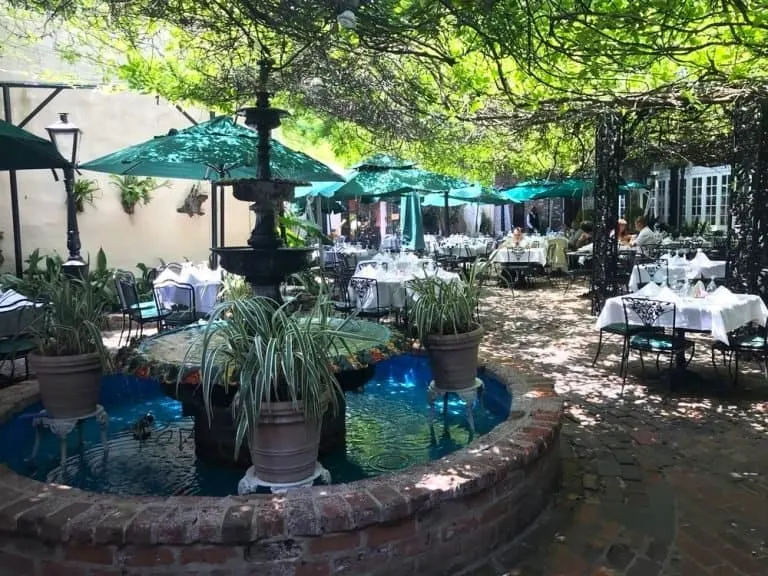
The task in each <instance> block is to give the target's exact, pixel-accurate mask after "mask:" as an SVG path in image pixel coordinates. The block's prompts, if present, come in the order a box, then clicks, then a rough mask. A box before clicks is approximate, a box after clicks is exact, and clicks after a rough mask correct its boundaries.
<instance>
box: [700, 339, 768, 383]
mask: <svg viewBox="0 0 768 576" xmlns="http://www.w3.org/2000/svg"><path fill="white" fill-rule="evenodd" d="M715 352H720V353H721V354H722V356H723V364H725V365H726V367H727V368H728V373H729V374H730V375H731V376H732V377H733V385H734V387H736V386H738V385H739V362H740V361H741V360H742V358H748V359H752V360H754V359H757V360H760V362H761V363H762V365H763V376H764V378H765V379H766V380H768V324H766V325H765V326H760V327H755V326H748V327H747V328H746V329H743V330H737V331H735V332H732V333H731V334H729V335H728V344H726V343H725V342H720V341H716V342H713V343H712V366H714V367H715V369H717V363H716V362H715ZM732 364H735V367H734V370H733V371H732V370H731V365H732Z"/></svg>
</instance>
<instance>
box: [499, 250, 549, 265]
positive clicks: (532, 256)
mask: <svg viewBox="0 0 768 576" xmlns="http://www.w3.org/2000/svg"><path fill="white" fill-rule="evenodd" d="M494 261H495V262H499V263H525V264H540V265H541V266H544V265H546V263H547V249H546V248H541V247H540V248H519V249H514V248H499V250H498V251H497V252H496V258H494Z"/></svg>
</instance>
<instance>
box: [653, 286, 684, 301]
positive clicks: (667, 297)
mask: <svg viewBox="0 0 768 576" xmlns="http://www.w3.org/2000/svg"><path fill="white" fill-rule="evenodd" d="M653 299H654V300H661V301H663V302H672V303H674V304H679V303H680V296H678V295H677V294H675V293H674V291H673V290H672V288H670V287H669V286H662V287H661V288H659V292H658V294H656V296H654V297H653Z"/></svg>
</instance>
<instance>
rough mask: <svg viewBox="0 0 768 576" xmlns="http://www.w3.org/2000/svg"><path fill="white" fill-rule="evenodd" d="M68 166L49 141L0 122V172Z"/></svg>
mask: <svg viewBox="0 0 768 576" xmlns="http://www.w3.org/2000/svg"><path fill="white" fill-rule="evenodd" d="M69 165H70V163H69V162H68V161H67V160H65V159H64V157H63V156H62V155H61V154H59V151H58V150H57V149H56V146H55V145H54V143H53V142H51V141H50V140H46V139H44V138H40V137H39V136H35V135H34V134H32V133H31V132H27V131H26V130H23V129H22V128H18V127H17V126H14V125H13V124H11V123H9V122H5V121H3V120H0V170H43V169H45V168H66V167H67V166H69Z"/></svg>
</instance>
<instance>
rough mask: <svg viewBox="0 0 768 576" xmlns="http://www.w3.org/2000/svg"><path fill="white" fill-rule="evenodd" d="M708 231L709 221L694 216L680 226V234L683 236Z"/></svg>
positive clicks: (701, 234) (699, 234) (692, 235)
mask: <svg viewBox="0 0 768 576" xmlns="http://www.w3.org/2000/svg"><path fill="white" fill-rule="evenodd" d="M708 232H709V222H707V221H700V220H699V219H698V218H694V219H693V221H691V222H686V223H684V224H683V225H682V226H681V227H680V235H681V236H684V237H695V236H703V235H704V234H707V233H708Z"/></svg>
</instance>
